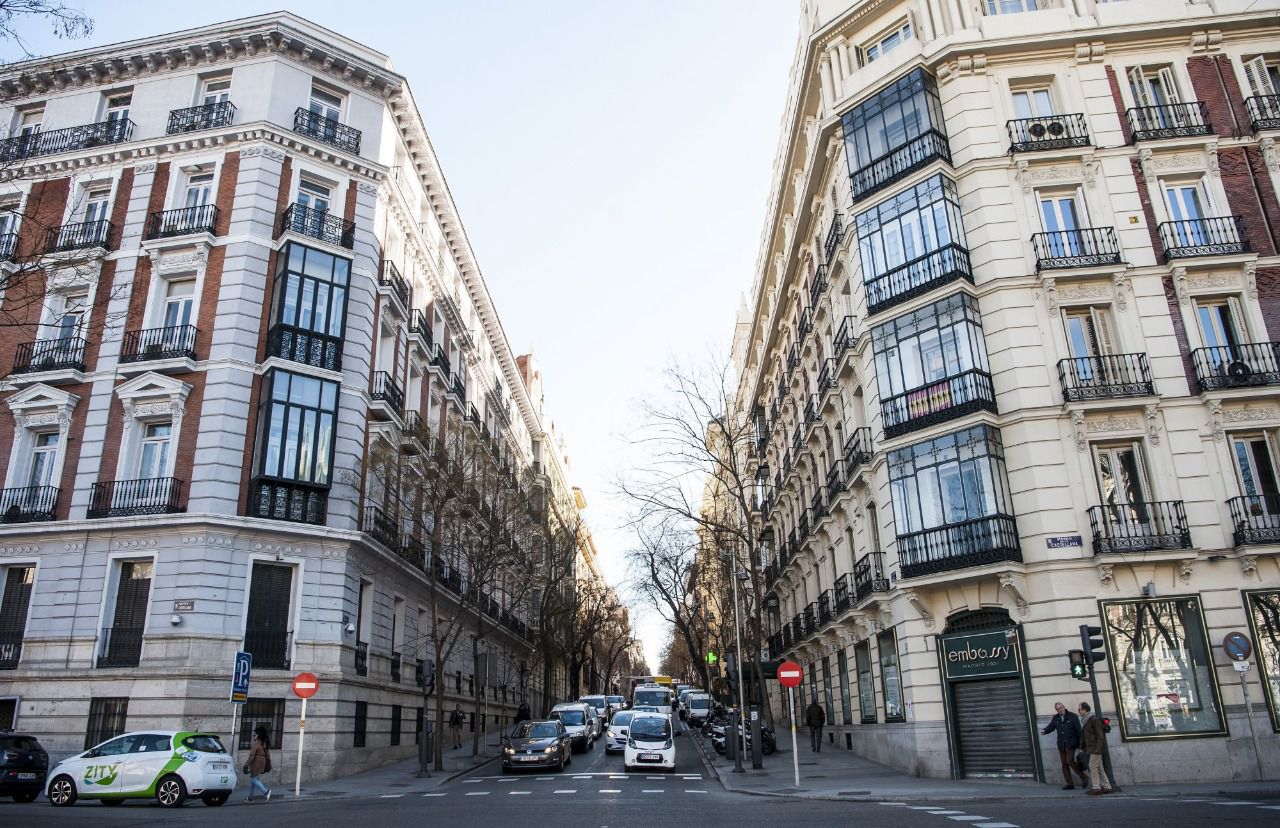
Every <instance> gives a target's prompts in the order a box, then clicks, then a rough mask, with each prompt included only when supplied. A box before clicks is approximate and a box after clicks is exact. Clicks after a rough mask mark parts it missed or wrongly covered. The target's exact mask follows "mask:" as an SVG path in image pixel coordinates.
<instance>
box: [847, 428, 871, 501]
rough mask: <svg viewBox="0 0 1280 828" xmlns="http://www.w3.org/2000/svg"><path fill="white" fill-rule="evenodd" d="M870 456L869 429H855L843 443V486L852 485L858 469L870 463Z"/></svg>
mask: <svg viewBox="0 0 1280 828" xmlns="http://www.w3.org/2000/svg"><path fill="white" fill-rule="evenodd" d="M871 454H872V451H871V429H870V428H869V427H867V426H863V427H862V428H855V429H854V430H853V431H852V433H850V434H849V438H848V439H847V440H845V441H844V479H845V485H847V486H851V485H853V481H854V479H855V478H856V477H857V476H858V469H860V468H862V466H864V465H865V464H867V463H870V462H871Z"/></svg>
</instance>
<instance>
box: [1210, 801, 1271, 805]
mask: <svg viewBox="0 0 1280 828" xmlns="http://www.w3.org/2000/svg"><path fill="white" fill-rule="evenodd" d="M1213 804H1214V805H1261V804H1262V803H1261V802H1245V801H1243V800H1241V801H1238V802H1214V803H1213Z"/></svg>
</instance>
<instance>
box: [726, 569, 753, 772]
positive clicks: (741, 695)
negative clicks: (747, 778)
mask: <svg viewBox="0 0 1280 828" xmlns="http://www.w3.org/2000/svg"><path fill="white" fill-rule="evenodd" d="M720 557H721V559H723V560H727V561H728V563H729V579H730V580H731V581H732V582H733V635H734V639H735V641H736V644H737V654H738V657H737V659H735V660H736V661H737V667H738V715H737V716H736V723H735V725H734V726H735V728H736V729H737V731H738V732H737V734H736V735H737V737H738V749H737V750H735V751H734V752H733V772H734V773H746V770H745V769H744V768H743V767H742V754H743V752H744V751H746V749H747V734H746V731H745V730H743V728H742V715H743V713H744V712H745V711H746V709H747V703H746V698H747V697H746V688H745V687H744V686H743V684H742V661H743V653H742V620H741V618H740V617H739V615H740V614H739V612H738V558H737V556H736V555H734V554H733V553H732V552H722V553H721V554H720ZM744 574H745V573H744Z"/></svg>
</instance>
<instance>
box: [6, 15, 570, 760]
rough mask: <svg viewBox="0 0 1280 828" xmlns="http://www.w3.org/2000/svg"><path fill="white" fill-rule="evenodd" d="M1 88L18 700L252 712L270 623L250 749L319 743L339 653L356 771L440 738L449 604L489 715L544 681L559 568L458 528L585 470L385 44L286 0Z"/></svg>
mask: <svg viewBox="0 0 1280 828" xmlns="http://www.w3.org/2000/svg"><path fill="white" fill-rule="evenodd" d="M0 91H2V94H3V105H2V106H0V122H3V123H6V124H8V125H9V130H10V132H9V135H10V136H11V137H9V138H7V139H5V140H3V141H0V164H3V178H4V184H3V185H2V186H0V216H2V218H0V258H3V262H2V263H0V267H2V268H3V269H4V281H3V284H4V285H5V295H4V297H3V304H2V305H0V312H3V313H4V314H5V316H6V320H5V325H4V326H3V327H0V354H3V355H4V358H5V359H10V360H11V362H10V364H7V365H4V366H2V367H3V374H4V377H3V385H0V397H2V398H3V406H2V408H3V414H2V415H0V468H3V469H4V470H5V474H6V479H5V481H4V484H3V486H4V488H3V491H2V492H0V581H2V582H3V604H0V727H5V726H14V727H17V728H20V729H22V730H25V731H30V732H34V733H37V734H39V735H40V738H41V740H42V742H43V743H44V744H46V746H47V747H48V748H49V750H50V751H51V752H52V753H54V754H55V755H65V754H67V753H70V752H72V751H77V750H81V749H83V748H84V747H86V746H89V745H93V744H96V743H97V742H99V741H101V740H103V739H105V738H108V737H109V736H111V735H114V734H115V733H119V732H121V731H124V730H136V729H139V728H144V727H169V728H172V727H178V726H181V727H184V728H192V729H208V730H211V731H214V732H224V733H225V732H229V731H230V729H231V727H232V716H233V709H232V705H231V704H230V703H229V692H230V683H229V682H230V676H231V670H232V665H233V662H234V656H235V654H236V652H237V651H238V650H243V651H247V652H249V653H250V654H251V655H252V656H253V674H252V680H251V686H250V690H249V699H248V702H247V703H246V704H245V705H243V708H242V710H241V711H240V713H241V715H240V718H239V721H240V727H239V728H238V738H237V741H238V746H239V748H240V749H247V748H248V736H249V733H250V730H251V728H252V727H254V726H256V725H257V724H259V723H263V724H266V725H267V726H268V728H269V729H270V731H271V733H272V740H273V742H274V746H275V747H276V748H277V749H278V753H277V759H276V762H275V764H276V766H277V767H279V768H281V769H282V770H283V771H284V772H285V773H286V774H291V773H292V772H293V771H292V763H293V762H294V757H295V753H294V747H295V744H296V734H297V732H298V721H297V714H298V700H297V699H295V698H293V696H292V695H291V694H290V693H289V690H288V688H289V684H290V680H291V678H292V676H293V675H294V674H295V673H296V672H298V671H300V670H304V669H305V670H310V671H312V672H314V673H316V674H317V675H318V676H319V678H320V692H319V693H318V695H317V696H316V697H315V698H314V699H312V702H311V705H310V718H309V721H308V723H307V731H308V738H307V748H308V754H309V755H308V759H307V763H306V767H305V768H304V774H303V775H304V777H307V778H325V777H329V776H333V775H337V774H346V773H351V772H355V771H358V770H361V769H363V768H366V767H370V766H373V765H376V764H380V763H383V762H387V761H391V760H393V759H397V758H403V757H406V756H412V755H414V754H415V752H416V750H417V748H416V747H415V742H416V741H417V739H418V738H419V735H420V734H419V723H420V721H421V711H422V708H423V707H424V704H428V702H426V701H425V700H424V685H429V686H430V685H434V684H435V683H434V682H433V681H432V677H433V676H432V674H433V669H432V668H433V666H434V658H435V651H434V650H433V649H432V648H431V647H429V646H428V644H429V642H430V641H431V633H432V631H433V630H434V629H435V625H436V624H462V625H464V626H465V628H466V631H465V632H464V633H463V634H461V635H459V636H458V640H459V644H458V646H456V647H455V648H454V650H453V652H452V653H451V655H450V657H449V659H448V662H447V663H445V664H443V665H442V675H443V677H444V681H443V683H442V686H433V687H432V688H431V689H433V690H434V693H435V694H437V696H436V697H438V695H439V694H443V695H444V696H446V697H447V699H448V700H449V702H450V704H449V706H450V707H452V702H453V701H455V700H456V701H458V702H460V703H462V704H463V705H464V707H465V709H467V710H468V711H470V710H472V709H473V707H472V701H473V700H474V699H475V698H476V697H477V695H482V696H483V697H484V699H485V703H484V707H483V711H484V712H483V713H482V714H481V717H482V718H481V720H480V721H477V720H476V719H477V717H476V716H474V715H473V716H472V718H471V722H470V725H469V726H470V727H471V728H473V729H474V728H477V727H483V728H492V727H494V726H495V725H497V724H500V723H502V722H504V721H507V720H509V718H510V717H511V716H512V715H513V714H514V712H515V709H516V707H517V706H518V705H519V703H520V702H521V701H522V700H524V699H526V698H528V699H529V701H530V702H531V704H534V705H539V704H540V703H541V693H542V689H543V688H542V686H541V681H540V680H539V679H540V675H541V670H540V669H537V668H536V667H535V662H536V658H537V657H538V656H537V654H536V653H535V652H534V643H533V640H534V636H533V632H532V631H531V629H530V624H529V622H530V620H531V611H530V603H529V600H528V596H527V595H526V594H525V593H523V592H521V591H520V590H519V589H518V587H519V584H516V583H514V582H513V580H511V579H509V578H508V576H507V573H501V574H499V575H492V574H490V573H476V572H469V571H468V568H467V565H466V559H465V558H464V557H462V556H460V555H459V550H460V549H461V548H462V547H463V546H464V545H465V544H468V543H471V544H476V543H480V542H481V541H483V542H484V543H486V544H490V545H492V544H495V543H500V544H502V545H503V546H504V547H508V548H511V547H513V546H514V547H519V546H520V545H522V544H536V543H537V541H536V537H537V536H538V533H539V531H540V529H539V527H541V526H544V525H545V517H546V507H547V499H548V497H552V496H554V492H556V491H560V492H563V491H565V490H567V484H566V483H565V481H564V480H563V479H560V477H559V475H560V474H561V470H560V466H559V465H558V464H556V463H547V462H546V460H545V458H544V453H546V452H547V451H548V446H547V434H546V432H545V431H544V429H543V426H542V399H541V388H540V382H539V384H538V385H537V388H536V389H535V388H533V382H532V381H533V376H532V374H531V373H530V371H529V365H530V359H529V357H528V356H527V355H525V356H520V357H517V355H515V354H513V353H512V351H511V349H510V346H509V344H508V342H507V340H506V336H505V334H504V332H503V328H502V322H501V319H500V318H499V316H498V313H497V310H496V308H495V306H494V303H493V300H492V298H491V296H490V294H489V292H488V289H487V288H486V286H485V282H484V279H483V277H482V275H481V273H480V270H479V268H478V266H477V265H476V262H475V259H474V256H473V253H472V250H471V248H470V245H469V242H468V240H467V237H466V232H465V230H464V228H463V225H462V223H461V220H460V218H459V216H458V213H457V209H456V206H455V205H454V203H453V201H452V199H451V197H450V195H449V190H448V187H447V184H446V182H445V179H444V176H443V173H442V171H441V169H440V167H439V163H438V160H437V158H436V156H435V155H434V153H433V150H432V148H431V143H430V140H429V138H428V135H427V133H426V130H425V127H424V124H423V122H422V119H421V117H420V115H419V113H418V110H417V106H416V104H415V102H414V98H413V96H412V94H411V92H410V90H409V87H408V85H407V83H406V81H405V78H404V77H402V76H400V75H398V74H397V73H396V72H395V70H394V69H393V68H392V65H391V62H390V60H389V59H388V57H387V56H386V55H383V54H380V53H378V52H376V51H374V50H372V49H370V48H368V47H366V46H364V45H362V44H359V43H356V42H354V41H352V40H349V39H347V38H345V37H343V36H342V35H340V34H337V33H335V32H332V31H328V30H326V29H323V28H321V27H318V26H316V25H314V24H312V23H309V22H308V21H306V20H303V19H301V18H298V17H296V16H294V15H291V14H285V13H280V14H270V15H264V16H259V17H253V18H246V19H243V20H236V21H232V22H229V23H225V24H219V25H215V26H210V27H206V28H200V29H192V30H188V31H183V32H178V33H175V34H170V35H164V36H160V37H152V38H145V39H140V40H136V41H132V42H128V43H121V44H116V45H112V46H107V47H102V48H93V49H87V50H83V51H79V52H73V53H69V54H63V55H58V56H55V57H53V58H50V59H47V60H37V61H32V62H27V63H17V64H9V65H8V66H6V67H5V68H4V70H3V72H2V73H0ZM535 390H536V394H534V393H533V391H535ZM412 464H416V465H413V468H417V469H419V472H418V474H419V475H420V476H422V475H427V476H428V477H429V476H430V474H429V473H428V472H426V471H422V470H423V469H435V470H436V472H435V475H436V476H435V477H433V478H431V479H433V480H436V481H437V482H439V481H443V482H440V483H439V486H437V487H436V488H437V489H439V488H440V487H443V486H445V485H449V486H456V487H459V488H460V489H462V490H461V491H456V492H453V494H454V495H456V498H455V499H456V500H457V501H458V502H460V503H461V504H462V505H461V506H460V507H458V508H457V509H455V510H454V511H452V512H450V513H449V514H450V515H451V516H452V517H450V522H449V525H448V526H444V525H443V522H444V520H445V513H444V512H442V511H440V510H439V509H436V510H434V511H433V510H430V509H427V508H426V507H425V506H422V505H421V504H415V503H413V502H410V501H409V500H408V499H407V497H406V495H405V492H406V491H408V489H409V488H410V486H409V483H408V482H407V479H408V472H406V471H405V470H406V469H407V468H409V467H410V466H411V465H412ZM443 469H450V470H454V472H456V474H455V476H453V477H450V476H449V475H448V474H446V473H445V472H444V471H442V470H443ZM458 470H461V471H458ZM457 474H463V475H465V477H458V476H457ZM431 488H432V486H430V485H427V486H420V487H419V489H418V493H419V494H421V492H422V491H424V490H429V489H431ZM560 500H564V498H563V497H562V498H560ZM499 503H501V504H503V505H502V510H501V513H500V508H499ZM569 505H570V506H572V501H571V500H570V501H569ZM482 576H484V584H485V585H484V586H483V587H479V586H476V584H478V583H480V580H481V577H482ZM459 607H462V608H463V609H462V610H459ZM481 630H483V631H484V632H483V635H482V634H481ZM477 637H478V638H480V639H481V640H480V641H479V642H475V641H474V639H475V638H477ZM473 651H481V652H483V653H486V654H492V655H489V656H487V657H486V661H485V666H486V668H487V669H486V670H485V671H484V672H485V673H487V680H485V681H483V682H482V681H481V677H480V676H478V675H476V673H477V668H476V661H475V660H474V659H473ZM480 684H483V685H484V686H483V687H480ZM477 691H478V692H477ZM430 705H434V698H432V700H431V701H430V702H429V706H430Z"/></svg>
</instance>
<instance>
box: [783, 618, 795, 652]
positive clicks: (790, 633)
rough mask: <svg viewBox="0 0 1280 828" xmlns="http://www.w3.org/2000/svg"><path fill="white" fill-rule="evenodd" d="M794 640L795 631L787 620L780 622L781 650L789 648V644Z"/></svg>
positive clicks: (784, 650)
mask: <svg viewBox="0 0 1280 828" xmlns="http://www.w3.org/2000/svg"><path fill="white" fill-rule="evenodd" d="M794 642H795V631H794V630H793V628H792V625H791V624H790V623H789V622H785V621H784V622H783V624H782V651H783V652H786V651H787V650H790V649H791V645H792V644H793V643H794Z"/></svg>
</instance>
